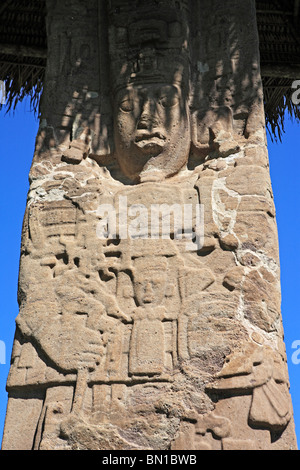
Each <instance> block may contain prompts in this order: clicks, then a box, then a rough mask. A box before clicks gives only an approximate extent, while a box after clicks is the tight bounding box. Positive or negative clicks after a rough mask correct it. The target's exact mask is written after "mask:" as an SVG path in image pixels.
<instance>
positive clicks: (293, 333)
mask: <svg viewBox="0 0 300 470" xmlns="http://www.w3.org/2000/svg"><path fill="white" fill-rule="evenodd" d="M37 129H38V121H37V120H36V119H35V117H34V115H33V113H31V112H30V106H29V103H28V102H25V103H24V102H23V103H21V104H19V106H18V107H17V110H16V112H15V114H14V115H13V114H11V115H5V113H4V111H3V110H2V111H0V152H1V153H0V155H1V157H0V158H1V172H0V220H1V230H0V250H1V260H2V267H1V270H0V298H1V302H0V342H1V343H0V346H1V345H2V346H3V343H4V344H5V349H6V351H5V361H3V354H1V347H0V442H1V440H2V433H3V426H4V419H5V413H6V404H7V394H6V391H5V384H6V379H7V375H8V372H9V361H10V355H11V350H12V344H13V337H14V332H15V318H16V316H17V314H18V304H17V283H18V269H19V252H20V240H21V228H22V222H23V216H24V211H25V206H26V197H27V191H28V173H29V170H30V166H31V161H32V156H33V151H34V142H35V137H36V133H37ZM299 138H300V125H299V124H296V123H292V122H291V121H290V120H287V122H286V133H285V134H284V136H283V142H282V143H278V144H275V143H272V142H271V141H270V139H269V157H270V168H271V179H272V186H273V192H274V198H275V206H276V211H277V224H278V233H279V243H280V260H281V283H282V317H283V325H284V331H285V344H286V352H287V358H288V367H289V376H290V383H291V395H292V401H293V407H294V419H295V424H296V433H297V436H298V442H299V445H300V439H299V437H300V393H299V391H300V308H299V307H300V276H299V267H300V249H299V245H298V239H297V236H298V235H299V234H300V218H299V214H298V209H299V203H300V192H299V183H300V178H299V173H300V146H299ZM297 341H298V342H299V343H298V344H297ZM293 346H294V348H293ZM295 347H296V349H295ZM298 351H299V353H298ZM1 358H2V360H1ZM1 362H6V363H5V364H1ZM297 362H299V364H297Z"/></svg>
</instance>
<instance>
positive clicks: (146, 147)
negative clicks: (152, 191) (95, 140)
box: [114, 83, 190, 181]
mask: <svg viewBox="0 0 300 470" xmlns="http://www.w3.org/2000/svg"><path fill="white" fill-rule="evenodd" d="M114 122H115V128H114V135H115V147H116V157H117V160H118V162H119V165H120V168H121V170H122V171H123V173H124V174H125V175H126V176H128V177H129V178H130V179H132V180H134V181H159V180H162V179H164V178H167V177H169V176H172V175H174V174H176V173H178V171H179V170H180V169H181V168H182V167H183V166H184V165H185V164H186V162H187V160H188V156H189V150H190V123H189V112H188V106H187V104H186V100H185V98H184V96H183V93H182V91H181V89H180V87H179V86H177V85H169V84H164V83H161V84H146V85H134V86H133V85H132V86H128V87H126V88H124V89H122V90H120V91H119V93H118V94H117V97H116V100H115V120H114Z"/></svg>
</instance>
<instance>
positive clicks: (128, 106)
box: [120, 98, 134, 113]
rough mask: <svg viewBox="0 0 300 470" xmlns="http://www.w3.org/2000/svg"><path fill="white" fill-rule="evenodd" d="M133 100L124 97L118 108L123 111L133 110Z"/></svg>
mask: <svg viewBox="0 0 300 470" xmlns="http://www.w3.org/2000/svg"><path fill="white" fill-rule="evenodd" d="M133 106H134V102H133V100H132V99H131V98H125V99H123V100H122V101H121V103H120V109H121V110H122V111H124V112H125V113H130V112H131V111H133Z"/></svg>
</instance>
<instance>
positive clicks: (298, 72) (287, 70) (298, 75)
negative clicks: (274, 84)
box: [261, 64, 300, 80]
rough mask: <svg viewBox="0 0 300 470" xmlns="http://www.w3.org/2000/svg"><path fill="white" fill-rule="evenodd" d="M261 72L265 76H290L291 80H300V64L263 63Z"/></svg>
mask: <svg viewBox="0 0 300 470" xmlns="http://www.w3.org/2000/svg"><path fill="white" fill-rule="evenodd" d="M261 74H262V76H265V77H274V78H290V79H291V80H300V64H299V65H293V66H291V65H287V64H279V65H273V64H262V65H261Z"/></svg>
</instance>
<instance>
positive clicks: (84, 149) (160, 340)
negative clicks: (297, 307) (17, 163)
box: [3, 0, 296, 450]
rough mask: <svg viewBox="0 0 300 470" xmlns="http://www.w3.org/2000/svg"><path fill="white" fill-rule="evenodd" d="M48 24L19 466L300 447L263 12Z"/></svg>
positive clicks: (17, 394)
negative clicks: (32, 453) (55, 455)
mask: <svg viewBox="0 0 300 470" xmlns="http://www.w3.org/2000/svg"><path fill="white" fill-rule="evenodd" d="M47 9H48V15H47V31H48V63H47V71H46V80H45V86H44V92H43V96H42V103H41V120H40V128H39V132H38V136H37V140H36V149H35V154H34V158H33V163H32V167H31V171H30V190H29V193H28V201H27V208H26V213H25V218H24V226H23V234H22V247H21V260H20V275H19V304H20V313H19V315H18V317H17V320H16V323H17V326H16V335H15V341H14V348H13V353H12V363H11V370H10V374H9V378H8V382H7V389H8V392H9V401H8V408H7V417H6V425H5V431H4V438H3V449H41V450H44V449H50V450H56V449H69V450H75V449H103V450H108V449H110V450H114V449H118V450H119V449H122V450H143V449H154V450H164V449H167V450H202V449H212V450H230V449H235V450H238V449H243V450H246V449H252V450H258V449H262V450H270V449H283V450H288V449H295V448H296V439H295V433H294V423H293V412H292V407H291V399H290V394H289V380H288V371H287V365H286V355H285V347H284V342H283V329H282V322H281V313H280V277H279V274H280V271H279V270H280V268H279V256H278V244H277V228H276V219H275V209H274V203H273V197H272V188H271V183H270V175H269V167H268V152H267V145H266V136H265V118H264V108H263V90H262V85H261V77H260V67H259V48H258V36H257V29H256V14H255V2H254V1H253V0H243V2H241V1H236V0H226V1H224V0H222V1H221V0H192V1H189V0H181V1H175V0H165V1H154V0H147V1H143V0H141V1H137V0H134V1H122V0H110V1H103V0H99V1H97V0H89V1H82V0H80V1H79V0H72V2H70V1H68V0H63V1H59V2H57V1H56V0H48V1H47ZM168 229H169V230H168Z"/></svg>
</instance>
